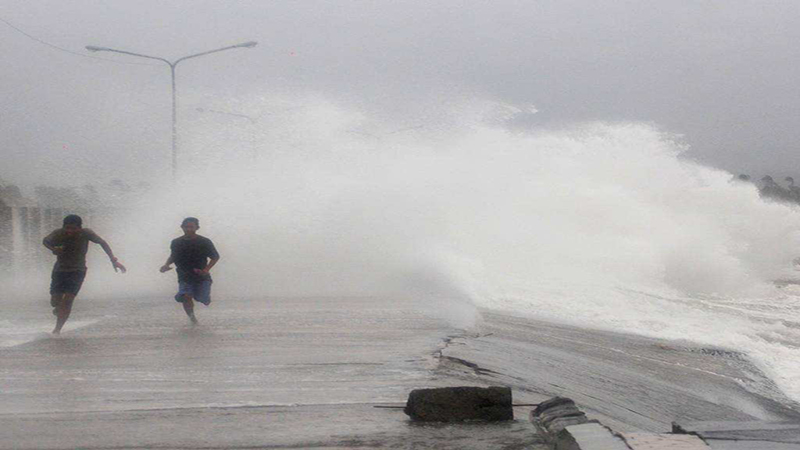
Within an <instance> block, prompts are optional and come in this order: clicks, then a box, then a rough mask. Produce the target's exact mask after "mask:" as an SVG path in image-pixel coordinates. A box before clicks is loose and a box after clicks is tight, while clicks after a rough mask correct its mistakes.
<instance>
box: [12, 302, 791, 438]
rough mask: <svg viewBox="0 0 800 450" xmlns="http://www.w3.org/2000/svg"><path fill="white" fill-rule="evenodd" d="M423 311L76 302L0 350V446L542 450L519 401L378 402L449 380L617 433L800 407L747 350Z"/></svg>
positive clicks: (382, 305)
mask: <svg viewBox="0 0 800 450" xmlns="http://www.w3.org/2000/svg"><path fill="white" fill-rule="evenodd" d="M419 306H420V305H414V304H411V303H407V302H403V301H397V300H388V299H358V298H354V299H313V298H307V299H265V300H247V301H244V300H226V301H225V302H218V303H216V304H214V305H213V306H212V307H211V308H209V309H201V310H200V312H199V317H200V320H201V322H202V325H201V326H199V327H191V326H188V324H187V321H186V319H185V316H183V313H182V311H181V310H180V307H179V306H178V305H177V304H175V303H174V302H171V301H170V300H167V299H149V300H140V299H130V300H114V301H111V300H109V301H100V300H97V301H89V300H86V301H84V303H83V304H79V307H78V309H77V310H76V311H75V314H76V316H75V319H76V320H75V322H74V323H75V325H74V326H73V327H72V328H70V325H69V324H68V326H67V328H66V332H65V334H64V335H63V337H62V338H59V339H54V338H50V337H48V336H47V335H46V334H45V333H41V334H40V335H37V336H35V337H36V338H37V339H35V340H33V341H31V342H28V343H26V344H23V345H16V346H8V347H4V348H0V449H28V448H30V449H33V448H37V449H38V448H48V449H67V448H420V449H424V448H437V449H450V448H452V449H487V448H491V449H520V448H529V449H530V448H532V449H541V448H544V446H543V445H542V443H541V440H540V439H539V438H538V437H537V436H535V434H534V431H533V427H532V426H531V425H530V424H529V423H528V421H527V413H528V411H529V410H530V408H516V410H515V413H516V417H517V420H516V421H514V422H510V423H505V424H499V425H445V426H420V425H415V424H412V423H410V422H409V421H408V419H407V417H406V416H405V415H404V414H403V413H402V412H401V411H399V410H395V409H379V408H374V405H399V404H402V403H404V402H405V399H406V398H407V395H408V392H409V391H411V390H412V389H415V388H422V387H437V386H452V385H492V384H499V385H508V386H511V387H512V389H513V392H514V400H515V402H516V403H536V402H538V401H541V400H544V399H546V398H549V397H551V396H554V395H563V396H568V397H572V398H573V399H575V401H576V402H577V403H578V404H579V405H580V406H581V407H582V408H584V409H586V410H587V412H588V414H589V415H590V417H593V418H599V419H601V420H603V422H604V423H606V424H608V425H610V426H611V427H612V428H615V429H618V430H620V431H655V432H664V431H667V430H669V428H670V425H669V424H670V422H671V421H672V420H681V419H683V420H686V419H689V420H752V419H756V420H798V417H800V416H798V414H797V412H796V410H795V409H793V407H795V405H789V406H787V405H786V404H784V403H781V402H780V401H775V400H774V399H769V398H766V397H763V396H759V395H755V394H753V393H751V392H750V391H748V390H747V389H744V388H743V386H745V385H747V386H749V387H750V388H756V389H757V390H759V392H762V393H764V394H765V395H767V397H769V396H776V397H778V400H780V398H779V397H780V395H779V393H776V392H774V391H773V390H772V389H773V387H771V386H770V383H769V380H766V379H763V378H761V377H760V376H759V374H758V373H755V372H753V370H754V368H753V367H752V366H750V365H749V364H748V363H747V361H746V359H744V358H742V357H741V355H736V354H733V353H731V354H728V353H725V352H720V351H716V350H713V351H711V350H709V349H701V348H693V347H691V346H689V347H685V346H681V345H677V344H675V343H670V342H665V341H658V340H654V339H646V338H640V337H634V336H627V335H620V334H614V333H605V332H597V331H589V330H582V329H577V328H573V327H568V326H562V325H555V324H548V323H544V322H537V321H534V320H528V319H520V318H516V317H510V316H506V315H502V314H496V313H492V312H488V311H484V312H482V316H483V318H484V321H483V324H482V325H481V327H480V329H479V330H475V331H471V332H469V333H465V332H464V331H463V330H457V329H454V328H453V327H451V326H449V325H448V324H447V323H446V322H444V321H443V320H440V319H437V318H435V317H432V316H431V315H430V314H427V313H423V312H421V311H422V308H419ZM428 311H430V308H428ZM15 312H16V313H18V315H19V316H20V317H23V318H33V319H31V320H34V319H35V318H38V317H41V316H42V314H46V313H48V311H47V309H46V308H45V307H43V306H42V305H29V306H28V307H26V308H22V307H20V308H17V309H16V310H15ZM48 319H49V318H48ZM79 325H84V326H81V327H78V326H79ZM47 326H50V325H49V322H48V325H47Z"/></svg>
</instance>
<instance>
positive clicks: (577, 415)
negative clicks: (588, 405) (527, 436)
mask: <svg viewBox="0 0 800 450" xmlns="http://www.w3.org/2000/svg"><path fill="white" fill-rule="evenodd" d="M530 420H531V422H532V423H533V425H534V426H535V427H536V428H537V430H539V433H541V434H542V435H543V436H544V437H545V438H546V439H547V440H548V441H551V442H552V441H554V440H555V437H556V435H557V434H558V432H559V431H561V430H563V429H564V428H566V427H568V426H570V425H580V424H582V423H587V422H588V421H589V420H588V419H587V418H586V414H584V412H583V411H581V410H580V409H578V407H577V406H575V402H573V401H572V400H571V399H568V398H565V397H553V398H551V399H549V400H546V401H544V402H542V403H540V404H539V405H538V406H537V407H536V408H534V410H533V411H531V416H530Z"/></svg>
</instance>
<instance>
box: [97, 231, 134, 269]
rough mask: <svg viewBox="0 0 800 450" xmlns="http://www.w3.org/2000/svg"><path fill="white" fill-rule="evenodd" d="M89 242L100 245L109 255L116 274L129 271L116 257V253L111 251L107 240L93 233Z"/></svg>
mask: <svg viewBox="0 0 800 450" xmlns="http://www.w3.org/2000/svg"><path fill="white" fill-rule="evenodd" d="M89 240H91V241H92V242H94V243H95V244H98V245H99V246H100V247H102V248H103V251H104V252H106V255H108V259H110V260H111V265H112V266H113V267H114V272H116V271H117V270H121V271H122V273H125V272H127V271H128V269H126V268H125V266H123V265H122V263H120V262H119V260H118V259H117V257H116V256H114V252H113V251H112V250H111V246H110V245H108V242H106V241H105V239H103V238H101V237H100V236H98V235H96V234H94V233H93V234H92V236H91V237H90V238H89Z"/></svg>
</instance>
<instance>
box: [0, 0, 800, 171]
mask: <svg viewBox="0 0 800 450" xmlns="http://www.w3.org/2000/svg"><path fill="white" fill-rule="evenodd" d="M0 18H2V19H3V20H5V21H8V22H9V23H10V24H12V25H13V26H15V27H18V28H19V29H21V30H23V31H24V32H25V33H28V34H30V35H32V36H34V37H36V38H38V39H41V40H43V41H46V42H48V43H50V44H53V45H55V46H58V47H61V48H63V49H66V50H69V51H72V52H75V53H77V54H79V55H86V57H85V56H79V55H74V54H71V53H67V52H64V51H59V50H57V49H54V48H51V47H48V46H45V45H43V44H41V43H39V42H36V41H35V40H33V39H31V38H29V37H27V36H25V35H23V34H21V33H20V32H18V31H16V30H14V29H12V28H11V27H9V26H7V25H6V24H5V23H0V52H2V55H3V64H0V99H1V100H2V102H1V103H0V155H2V163H1V164H0V178H2V179H5V180H9V181H14V182H22V183H30V182H32V180H36V179H38V180H49V181H52V182H54V183H59V184H70V183H73V184H82V179H83V178H84V177H96V178H97V179H98V180H107V179H109V178H114V177H120V178H127V179H130V178H132V177H133V174H135V172H131V169H132V168H134V167H141V161H149V162H150V163H151V164H152V167H159V168H164V167H166V166H164V164H168V160H167V159H166V158H165V159H164V160H159V158H160V156H155V155H162V156H165V155H166V154H168V151H169V150H168V149H169V136H170V131H169V129H170V118H169V117H170V116H169V114H170V103H169V72H168V69H167V67H166V66H165V65H158V64H156V65H142V64H141V63H145V64H149V62H148V61H146V60H141V59H136V58H128V57H125V56H120V55H113V54H109V53H96V54H90V53H88V52H86V51H85V50H84V47H85V46H86V45H88V44H92V45H99V46H107V47H114V48H119V49H125V50H130V51H134V52H140V53H145V54H152V55H157V56H163V57H165V58H168V59H173V58H177V57H180V56H183V55H186V54H192V53H196V52H200V51H204V50H208V49H213V48H217V47H220V46H224V45H229V44H234V43H238V42H243V41H249V40H256V41H258V42H259V46H258V47H256V48H255V49H252V50H235V51H230V52H226V53H220V54H218V55H211V56H207V57H204V58H202V60H201V59H197V60H193V61H187V62H186V63H182V65H181V66H179V70H178V72H179V75H178V76H179V89H180V90H179V96H180V99H181V101H182V104H181V110H180V111H181V120H182V121H184V122H183V123H185V121H188V120H197V114H192V113H191V112H192V111H194V110H195V108H197V107H206V108H214V107H219V106H220V105H222V106H224V107H230V103H228V100H230V101H235V100H237V99H238V100H241V99H246V98H247V97H248V96H250V95H261V94H263V93H264V92H268V91H269V92H280V93H282V94H283V95H286V96H291V95H293V94H294V93H298V94H299V93H303V92H309V91H310V92H318V93H322V94H324V95H325V96H329V97H330V98H332V99H335V100H337V101H341V102H350V103H352V104H357V105H359V107H360V108H363V109H365V110H368V111H370V112H371V113H373V114H376V115H382V116H385V117H395V118H396V120H397V123H398V124H407V123H413V117H415V116H417V117H419V116H420V114H421V112H422V110H423V109H424V108H426V105H428V104H430V103H431V102H434V103H435V101H436V100H437V99H441V98H444V97H445V96H447V95H459V96H469V95H475V96H476V97H481V98H493V99H497V100H499V101H502V102H507V103H510V104H513V105H520V106H524V105H535V106H536V108H537V109H538V110H539V112H538V113H536V114H532V115H528V116H525V115H523V116H521V117H519V118H518V119H517V120H516V123H515V125H516V126H518V127H535V126H551V125H558V124H562V123H571V122H576V121H584V120H597V119H599V120H611V121H615V120H635V121H646V122H652V123H655V124H657V125H658V126H660V127H662V128H663V129H665V130H668V131H671V132H675V133H680V134H682V135H684V137H685V138H684V139H685V141H686V142H687V143H688V144H690V145H691V148H692V150H691V151H690V153H689V156H690V157H692V158H696V159H698V160H700V161H703V162H705V163H707V164H710V165H714V166H717V167H721V168H724V169H727V170H730V171H733V172H740V171H747V172H749V173H751V174H753V175H763V174H766V173H771V174H773V175H779V176H780V175H783V174H794V175H798V174H800V173H798V172H796V171H795V168H797V167H799V165H800V151H798V150H800V148H799V147H800V146H798V145H797V141H798V134H800V131H798V130H800V128H799V127H797V126H796V124H797V122H798V119H800V106H799V104H800V102H799V100H800V93H799V92H800V91H798V89H797V87H796V86H795V83H796V82H797V80H798V79H800V76H799V75H800V70H799V69H798V68H800V64H799V63H798V57H799V56H800V45H798V42H800V2H797V1H768V2H767V1H740V0H718V1H665V0H661V1H642V0H636V1H622V0H615V1H598V0H559V1H532V0H527V1H509V0H495V1H455V0H451V1H439V2H432V1H429V0H424V1H403V2H390V1H346V0H340V1H256V0H249V1H245V0H242V1H231V0H225V1H223V0H213V1H212V0H184V1H174V0H173V1H169V2H164V1H149V0H140V1H135V2H134V1H99V0H97V1H90V0H71V1H62V0H50V1H42V0H2V1H0ZM88 56H93V57H97V58H105V59H110V60H113V61H104V60H99V59H92V58H89V57H88ZM248 113H251V114H254V113H258V111H248ZM162 149H163V150H164V152H163V153H162V152H161V150H162ZM65 155H68V156H69V159H64V158H63V157H62V156H65ZM162 163H163V164H162ZM158 170H160V169H157V170H156V173H157V172H158ZM162 172H163V173H161V174H162V175H164V176H166V175H168V171H166V170H164V171H162Z"/></svg>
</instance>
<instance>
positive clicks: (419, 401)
mask: <svg viewBox="0 0 800 450" xmlns="http://www.w3.org/2000/svg"><path fill="white" fill-rule="evenodd" d="M404 411H405V413H406V414H408V416H409V417H411V420H417V421H422V422H465V421H487V422H497V421H502V420H514V409H513V408H512V406H511V388H507V387H502V386H491V387H488V388H483V387H473V386H458V387H446V388H436V389H415V390H413V391H411V393H410V394H409V395H408V402H407V403H406V407H405V409H404Z"/></svg>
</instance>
